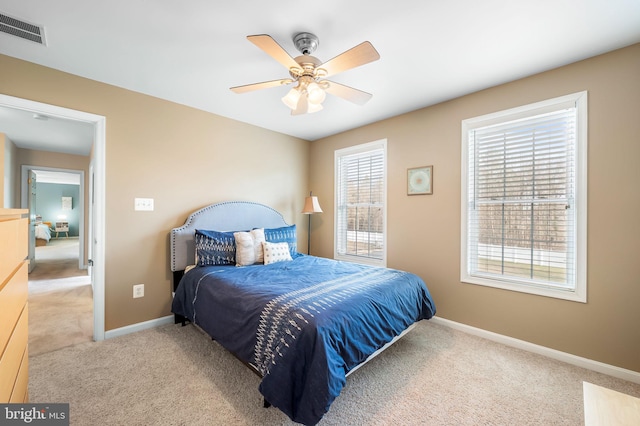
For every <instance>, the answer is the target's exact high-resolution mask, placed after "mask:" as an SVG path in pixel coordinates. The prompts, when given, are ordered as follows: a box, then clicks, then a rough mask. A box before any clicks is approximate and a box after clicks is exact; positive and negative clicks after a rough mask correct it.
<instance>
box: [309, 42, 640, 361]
mask: <svg viewBox="0 0 640 426" xmlns="http://www.w3.org/2000/svg"><path fill="white" fill-rule="evenodd" d="M583 90H587V91H588V96H589V99H588V100H589V142H588V143H589V148H588V149H589V160H588V161H589V162H588V169H589V170H588V185H589V192H588V221H589V223H588V303H586V304H583V303H577V302H569V301H564V300H557V299H551V298H547V297H542V296H534V295H528V294H523V293H517V292H512V291H507V290H499V289H493V288H488V287H482V286H477V285H471V284H463V283H461V282H460V172H461V158H460V153H461V147H460V145H461V121H462V120H463V119H466V118H470V117H476V116H479V115H483V114H487V113H491V112H495V111H499V110H503V109H508V108H511V107H516V106H520V105H525V104H528V103H532V102H536V101H541V100H545V99H549V98H553V97H557V96H561V95H566V94H569V93H575V92H579V91H583ZM639 114H640V44H637V45H634V46H631V47H628V48H626V49H622V50H619V51H615V52H611V53H609V54H606V55H602V56H599V57H595V58H592V59H589V60H586V61H582V62H579V63H576V64H573V65H569V66H565V67H562V68H559V69H556V70H553V71H549V72H545V73H542V74H539V75H535V76H533V77H530V78H525V79H522V80H518V81H515V82H512V83H510V84H505V85H501V86H498V87H494V88H491V89H488V90H484V91H481V92H478V93H475V94H471V95H468V96H464V97H461V98H458V99H455V100H452V101H450V102H445V103H442V104H439V105H435V106H432V107H429V108H425V109H422V110H418V111H414V112H411V113H408V114H404V115H402V116H398V117H395V118H391V119H389V120H385V121H381V122H377V123H374V124H371V125H368V126H365V127H362V128H359V129H355V130H352V131H348V132H345V133H342V134H339V135H336V136H333V137H328V138H325V139H323V140H319V141H315V142H313V143H312V146H311V158H312V159H313V162H312V164H311V170H310V173H311V175H310V176H311V189H312V190H313V192H314V194H315V195H317V196H318V197H319V199H320V202H321V205H322V208H323V209H324V211H325V213H324V214H319V215H314V217H313V229H312V232H313V238H312V245H313V246H312V249H311V252H312V253H313V254H317V255H321V256H327V257H331V256H332V255H333V215H332V213H331V212H332V210H333V181H334V175H333V159H334V150H335V149H337V148H343V147H346V146H350V145H355V144H359V143H364V142H370V141H374V140H378V139H382V138H387V140H388V147H387V149H388V179H389V182H388V236H389V239H388V266H389V267H393V268H400V269H406V270H409V271H412V272H415V273H417V274H419V275H420V276H421V277H422V278H423V279H424V280H425V281H426V282H427V284H428V286H429V288H430V290H431V292H432V294H433V297H434V299H435V302H436V306H437V310H438V313H437V314H438V316H440V317H442V318H447V319H450V320H453V321H457V322H460V323H464V324H469V325H471V326H475V327H479V328H482V329H486V330H490V331H493V332H496V333H500V334H504V335H507V336H512V337H515V338H517V339H522V340H525V341H529V342H533V343H536V344H539V345H543V346H546V347H550V348H553V349H557V350H560V351H564V352H568V353H571V354H575V355H578V356H582V357H586V358H589V359H593V360H597V361H601V362H604V363H607V364H612V365H615V366H619V367H622V368H626V369H630V370H634V371H638V372H640V307H639V304H640V270H639V268H638V266H639V265H638V264H639V261H640V222H639V221H638V212H639V211H640V190H638V182H640V167H639V162H640V115H639ZM423 165H433V166H434V193H433V195H425V196H411V197H409V196H407V195H406V171H407V168H409V167H416V166H423Z"/></svg>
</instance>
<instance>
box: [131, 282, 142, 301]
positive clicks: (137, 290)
mask: <svg viewBox="0 0 640 426" xmlns="http://www.w3.org/2000/svg"><path fill="white" fill-rule="evenodd" d="M138 297H144V284H136V285H134V286H133V298H134V299H136V298H138Z"/></svg>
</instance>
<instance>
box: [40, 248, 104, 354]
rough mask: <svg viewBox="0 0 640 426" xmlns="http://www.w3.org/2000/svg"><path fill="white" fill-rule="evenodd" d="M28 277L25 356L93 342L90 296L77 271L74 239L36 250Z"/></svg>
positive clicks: (80, 271)
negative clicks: (27, 348) (27, 345)
mask: <svg viewBox="0 0 640 426" xmlns="http://www.w3.org/2000/svg"><path fill="white" fill-rule="evenodd" d="M35 257H36V266H35V268H34V270H33V271H32V272H31V273H30V274H29V355H30V356H33V355H37V354H40V353H44V352H49V351H52V350H56V349H60V348H63V347H65V346H71V345H75V344H78V343H82V342H89V341H91V340H92V339H93V292H92V288H91V278H90V277H89V275H87V271H86V270H83V269H79V268H78V239H77V238H61V239H52V240H51V241H50V242H49V243H48V244H47V245H46V246H42V247H36V254H35Z"/></svg>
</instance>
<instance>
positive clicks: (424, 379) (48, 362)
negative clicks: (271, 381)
mask: <svg viewBox="0 0 640 426" xmlns="http://www.w3.org/2000/svg"><path fill="white" fill-rule="evenodd" d="M29 368H30V380H29V394H30V400H31V402H33V403H50V402H68V403H70V413H71V414H70V418H71V424H72V425H96V424H99V425H125V424H126V425H160V424H161V425H292V424H293V422H291V421H290V420H289V419H288V418H287V417H286V416H285V415H284V414H282V413H281V412H280V411H279V410H277V409H276V408H273V407H272V408H268V409H265V408H262V398H261V395H260V393H259V392H258V383H259V380H260V379H259V378H258V377H257V376H256V375H255V374H253V373H252V372H250V371H249V370H248V369H247V368H246V367H245V366H244V365H242V364H241V363H240V362H239V361H238V360H236V359H235V358H234V357H233V356H231V355H230V354H229V353H227V352H226V351H225V350H224V349H222V348H221V347H220V346H219V345H218V344H217V343H216V342H213V341H211V339H209V338H208V337H207V336H205V335H204V334H202V333H201V332H200V331H199V330H198V329H196V328H195V327H193V326H187V327H180V326H179V325H178V326H174V325H166V326H162V327H158V328H154V329H149V330H145V331H141V332H137V333H133V334H129V335H126V336H122V337H118V338H114V339H110V340H105V341H101V342H91V343H83V344H79V345H76V346H73V347H67V348H64V349H60V350H57V351H54V352H49V353H44V354H41V355H37V356H34V357H32V358H30V366H29ZM583 381H588V382H590V383H594V384H597V385H600V386H604V387H606V388H610V389H614V390H617V391H620V392H623V393H626V394H630V395H633V396H636V397H640V385H638V384H634V383H630V382H626V381H623V380H620V379H616V378H613V377H610V376H606V375H603V374H600V373H595V372H593V371H590V370H585V369H582V368H579V367H575V366H572V365H569V364H565V363H562V362H559V361H555V360H552V359H548V358H546V357H543V356H540V355H536V354H532V353H529V352H526V351H522V350H519V349H515V348H511V347H508V346H504V345H501V344H498V343H495V342H492V341H488V340H485V339H482V338H479V337H476V336H472V335H469V334H466V333H463V332H460V331H457V330H453V329H450V328H448V327H445V326H442V325H439V324H436V323H434V322H430V321H422V322H420V323H419V324H418V325H417V327H416V328H415V329H414V330H413V331H411V332H410V333H409V334H407V335H406V336H405V337H404V338H402V339H401V340H399V341H398V342H397V343H396V344H395V345H393V346H392V347H391V348H389V349H388V350H387V351H385V352H384V353H382V354H381V355H379V356H378V357H377V358H375V359H374V360H372V361H371V362H370V363H368V364H367V365H365V366H364V367H363V368H361V369H360V370H358V371H357V372H355V373H354V374H353V375H351V376H350V377H349V378H348V379H347V385H346V387H345V388H344V389H343V391H342V393H341V395H340V396H339V397H338V398H337V399H336V400H335V401H334V403H333V404H332V406H331V408H330V410H329V412H328V413H327V414H326V415H325V417H324V418H323V420H322V421H321V422H320V424H321V425H394V426H397V425H545V426H546V425H581V424H583V416H584V414H583V412H584V409H583V395H582V382H583Z"/></svg>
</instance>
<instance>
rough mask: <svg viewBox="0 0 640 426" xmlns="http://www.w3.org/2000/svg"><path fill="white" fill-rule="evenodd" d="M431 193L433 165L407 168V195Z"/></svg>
mask: <svg viewBox="0 0 640 426" xmlns="http://www.w3.org/2000/svg"><path fill="white" fill-rule="evenodd" d="M424 194H433V166H422V167H413V168H411V169H407V195H424Z"/></svg>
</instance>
